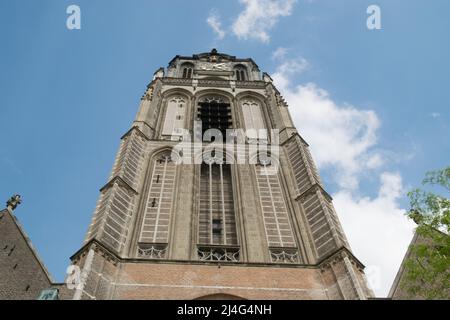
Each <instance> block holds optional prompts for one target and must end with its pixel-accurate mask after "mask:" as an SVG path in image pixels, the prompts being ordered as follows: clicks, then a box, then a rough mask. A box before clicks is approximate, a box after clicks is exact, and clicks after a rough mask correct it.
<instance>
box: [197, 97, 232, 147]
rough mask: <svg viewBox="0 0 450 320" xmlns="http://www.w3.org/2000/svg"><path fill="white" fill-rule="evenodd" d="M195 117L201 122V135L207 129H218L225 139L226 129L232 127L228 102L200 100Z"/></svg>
mask: <svg viewBox="0 0 450 320" xmlns="http://www.w3.org/2000/svg"><path fill="white" fill-rule="evenodd" d="M197 117H198V120H200V121H201V122H202V135H203V134H204V133H205V131H206V130H208V129H218V130H220V132H221V133H222V138H223V139H224V140H225V134H226V129H230V128H232V119H231V107H230V104H229V103H223V102H218V101H208V102H200V103H199V106H198V109H197Z"/></svg>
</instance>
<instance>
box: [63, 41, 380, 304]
mask: <svg viewBox="0 0 450 320" xmlns="http://www.w3.org/2000/svg"><path fill="white" fill-rule="evenodd" d="M292 107H294V108H295V107H297V106H292ZM304 107H308V106H304ZM71 260H72V264H73V266H74V267H73V268H74V269H73V270H78V271H79V272H78V277H77V278H76V279H75V278H71V277H69V278H71V279H72V280H73V279H75V280H74V281H73V282H74V283H75V284H76V290H75V294H74V299H214V298H236V299H238V298H241V299H366V298H367V297H369V296H371V291H370V289H368V286H367V285H366V281H365V277H364V273H363V268H364V266H363V265H362V264H361V262H359V261H358V260H357V259H356V258H355V256H354V255H353V254H352V252H351V250H350V247H349V245H348V242H347V240H346V237H345V235H344V232H343V230H342V227H341V225H340V222H339V219H338V216H337V214H336V212H335V210H334V208H333V204H332V199H331V197H330V195H329V194H328V193H327V192H326V191H325V190H324V188H323V185H322V183H321V181H320V177H319V175H318V172H317V169H316V167H315V164H314V161H313V159H312V157H311V154H310V152H309V148H308V144H307V142H306V141H305V140H304V139H303V138H302V137H301V135H300V133H299V132H297V130H296V128H295V127H294V124H293V122H292V119H291V117H290V114H289V109H288V106H287V104H286V102H285V101H284V100H283V98H282V96H281V95H280V92H279V91H278V90H277V89H276V88H275V86H274V85H273V83H272V79H271V78H270V76H269V75H268V74H266V73H261V72H260V70H259V68H258V66H257V65H256V63H255V62H254V61H253V60H252V59H241V58H237V57H234V56H230V55H227V54H222V53H218V52H217V50H215V49H213V50H212V51H211V52H208V53H201V54H195V55H193V56H190V57H189V56H176V57H175V58H173V59H172V60H171V61H170V63H169V65H168V67H167V69H164V68H160V69H159V70H157V71H156V72H155V74H154V77H153V80H152V82H151V83H150V84H149V85H148V86H147V90H146V91H145V93H144V95H143V96H142V98H141V102H140V106H139V111H138V113H137V116H136V118H135V121H134V122H133V124H132V126H131V128H130V130H129V131H128V132H126V133H125V134H124V135H123V137H122V139H121V144H120V148H119V151H118V153H117V157H116V161H115V163H114V167H113V169H112V173H111V176H110V177H109V180H108V182H107V183H106V185H105V186H103V187H102V188H101V189H100V196H99V200H98V203H97V206H96V209H95V212H94V216H93V219H92V223H91V225H90V226H89V230H88V233H87V236H86V239H85V243H84V245H83V247H82V248H81V249H80V250H79V251H78V252H77V253H75V254H74V255H73V256H72V258H71ZM75 273H76V272H75V271H74V274H75Z"/></svg>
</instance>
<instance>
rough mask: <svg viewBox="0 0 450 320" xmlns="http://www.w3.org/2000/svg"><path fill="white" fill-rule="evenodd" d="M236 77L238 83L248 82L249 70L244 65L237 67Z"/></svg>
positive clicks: (235, 70) (235, 69)
mask: <svg viewBox="0 0 450 320" xmlns="http://www.w3.org/2000/svg"><path fill="white" fill-rule="evenodd" d="M234 75H235V76H236V80H237V81H245V80H247V68H246V67H244V66H243V65H237V66H236V67H235V68H234Z"/></svg>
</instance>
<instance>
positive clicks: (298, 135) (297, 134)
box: [280, 127, 309, 147]
mask: <svg viewBox="0 0 450 320" xmlns="http://www.w3.org/2000/svg"><path fill="white" fill-rule="evenodd" d="M292 128H294V127H288V128H284V129H282V130H280V134H281V133H282V132H283V131H285V130H286V129H292ZM294 129H295V128H294ZM294 137H299V138H300V140H301V141H302V142H303V143H304V144H305V145H306V146H307V147H309V144H308V142H306V140H305V139H303V137H302V136H301V135H300V133H298V132H294V133H293V134H292V135H291V136H290V137H289V138H287V139H286V140H285V141H284V142H283V143H282V144H281V145H282V146H284V145H285V144H287V143H289V142H290V141H291V140H292V139H293V138H294Z"/></svg>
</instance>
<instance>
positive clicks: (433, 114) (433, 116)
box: [430, 112, 441, 119]
mask: <svg viewBox="0 0 450 320" xmlns="http://www.w3.org/2000/svg"><path fill="white" fill-rule="evenodd" d="M430 116H431V117H432V118H434V119H436V118H439V117H440V116H441V114H440V113H439V112H432V113H430Z"/></svg>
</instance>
